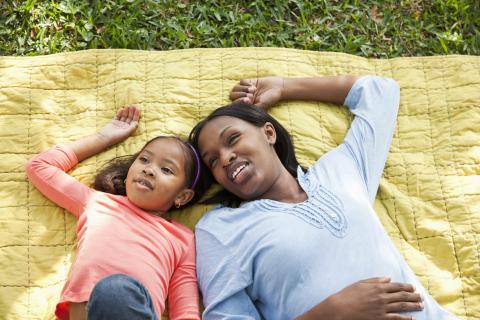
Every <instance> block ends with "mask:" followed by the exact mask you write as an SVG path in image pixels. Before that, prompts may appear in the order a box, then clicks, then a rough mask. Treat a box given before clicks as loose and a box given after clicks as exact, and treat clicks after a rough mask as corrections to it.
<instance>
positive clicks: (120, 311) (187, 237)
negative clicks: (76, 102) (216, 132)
mask: <svg viewBox="0 0 480 320" xmlns="http://www.w3.org/2000/svg"><path fill="white" fill-rule="evenodd" d="M139 118H140V110H139V109H138V108H137V107H135V106H130V107H124V108H122V109H120V110H119V111H118V113H117V115H116V116H115V118H114V119H113V120H112V121H111V122H110V123H108V124H107V125H106V126H105V127H104V128H103V129H101V130H100V131H99V132H98V133H97V134H95V135H92V136H89V137H86V138H83V139H80V140H78V141H75V142H72V143H69V144H65V145H57V146H55V147H54V148H53V149H50V150H48V151H45V152H43V153H41V154H39V155H37V156H35V157H34V158H33V159H31V160H30V161H29V162H28V163H27V166H26V170H27V174H28V177H29V179H30V181H31V182H32V183H33V184H34V185H35V187H37V188H38V189H39V190H40V192H42V193H43V194H44V195H45V196H46V197H47V198H49V199H50V200H52V201H53V202H55V203H56V204H58V205H59V206H61V207H63V208H65V209H67V210H68V211H70V212H72V213H73V214H74V215H75V216H76V217H77V218H78V225H77V241H78V242H77V255H76V259H75V261H74V263H73V265H72V269H71V272H70V275H69V278H68V280H67V282H66V284H65V286H64V288H63V291H62V294H61V298H60V302H59V303H58V304H57V308H56V311H55V314H56V315H57V317H58V318H60V319H69V318H70V319H72V320H76V319H85V318H86V316H87V312H88V318H89V319H157V318H159V317H160V316H161V315H162V313H163V311H164V309H165V299H166V298H167V295H168V303H169V316H170V319H200V317H199V305H198V290H197V285H196V274H195V246H194V237H193V234H192V232H191V231H190V230H189V229H187V228H186V227H184V226H182V225H180V224H178V223H175V222H174V221H169V220H166V219H165V218H164V217H163V216H164V215H165V213H166V212H167V211H168V210H170V209H171V208H172V207H175V208H180V207H184V206H186V205H187V204H191V203H193V202H194V201H195V200H197V199H198V198H200V197H201V195H202V193H203V191H204V190H205V185H204V184H203V183H204V182H203V181H202V179H201V163H200V160H199V158H198V155H197V153H196V151H195V150H194V148H193V147H192V146H191V145H190V144H188V143H186V142H183V141H182V140H181V139H179V138H176V137H157V138H154V139H152V140H151V141H149V142H148V143H147V144H146V145H145V146H144V147H143V148H142V149H141V150H140V152H139V153H137V154H136V155H134V156H133V157H132V158H131V159H129V160H126V161H123V162H121V163H116V164H113V165H112V166H111V167H110V168H107V170H106V171H103V172H102V173H101V175H100V176H99V177H97V179H96V186H97V188H99V189H101V190H104V191H108V192H111V193H116V194H109V193H105V192H101V191H97V190H93V189H91V188H89V187H87V186H85V185H83V184H82V183H80V182H78V181H76V180H75V179H74V178H72V177H71V176H69V175H67V174H66V173H65V172H67V171H69V170H70V169H71V168H73V167H74V166H75V165H76V164H77V163H78V162H80V161H82V160H84V159H86V158H88V157H90V156H93V155H95V154H97V153H99V152H100V151H102V150H104V149H106V148H108V147H110V146H112V145H114V144H116V143H119V142H121V141H123V140H125V139H126V138H127V137H129V136H130V135H131V134H132V133H133V132H134V131H135V129H136V128H137V125H138V120H139ZM125 166H126V167H125ZM115 274H121V275H115ZM102 279H104V280H102ZM96 285H97V286H96ZM95 286H96V287H95ZM94 287H95V289H94ZM92 292H93V293H92Z"/></svg>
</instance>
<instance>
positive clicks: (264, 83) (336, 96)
mask: <svg viewBox="0 0 480 320" xmlns="http://www.w3.org/2000/svg"><path fill="white" fill-rule="evenodd" d="M357 80H358V77H355V76H349V75H344V76H333V77H313V78H281V77H265V78H259V79H243V80H240V83H239V84H237V85H236V86H235V87H234V88H233V90H232V92H231V93H230V99H232V100H234V101H236V102H245V103H252V104H255V105H257V106H259V107H262V108H269V107H271V106H273V105H275V104H276V103H278V102H280V101H284V100H312V101H321V102H326V103H334V104H338V105H341V104H343V102H344V101H345V98H346V97H347V94H348V92H349V91H350V89H351V88H352V86H353V84H354V83H355V82H356V81H357Z"/></svg>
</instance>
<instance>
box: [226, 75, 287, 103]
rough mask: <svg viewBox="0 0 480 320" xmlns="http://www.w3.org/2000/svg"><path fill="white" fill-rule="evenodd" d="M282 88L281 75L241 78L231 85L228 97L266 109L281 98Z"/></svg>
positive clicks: (282, 80)
mask: <svg viewBox="0 0 480 320" xmlns="http://www.w3.org/2000/svg"><path fill="white" fill-rule="evenodd" d="M283 88H284V79H283V78H281V77H265V78H258V79H242V80H240V82H239V83H238V84H237V85H236V86H235V87H233V89H232V91H231V92H230V99H231V100H232V101H234V102H244V103H250V104H254V105H256V106H258V107H260V108H262V109H265V110H266V109H268V108H270V107H271V106H273V105H275V104H276V103H278V102H279V101H280V100H282V92H283Z"/></svg>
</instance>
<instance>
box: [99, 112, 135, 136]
mask: <svg viewBox="0 0 480 320" xmlns="http://www.w3.org/2000/svg"><path fill="white" fill-rule="evenodd" d="M139 119H140V109H139V108H138V107H137V106H126V107H123V108H121V109H120V110H118V112H117V114H116V115H115V117H114V118H113V119H112V121H110V122H109V123H108V124H107V125H106V126H105V127H103V128H102V129H101V130H100V131H99V132H98V135H99V136H101V137H102V138H103V139H106V140H107V141H108V142H110V143H112V144H115V143H119V142H121V141H123V140H125V139H127V138H128V137H129V136H130V135H132V133H133V132H134V131H135V130H136V129H137V127H138V120H139Z"/></svg>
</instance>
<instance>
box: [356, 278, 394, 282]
mask: <svg viewBox="0 0 480 320" xmlns="http://www.w3.org/2000/svg"><path fill="white" fill-rule="evenodd" d="M390 281H391V279H390V278H389V277H375V278H368V279H364V280H362V281H360V282H366V283H388V282H390Z"/></svg>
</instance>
